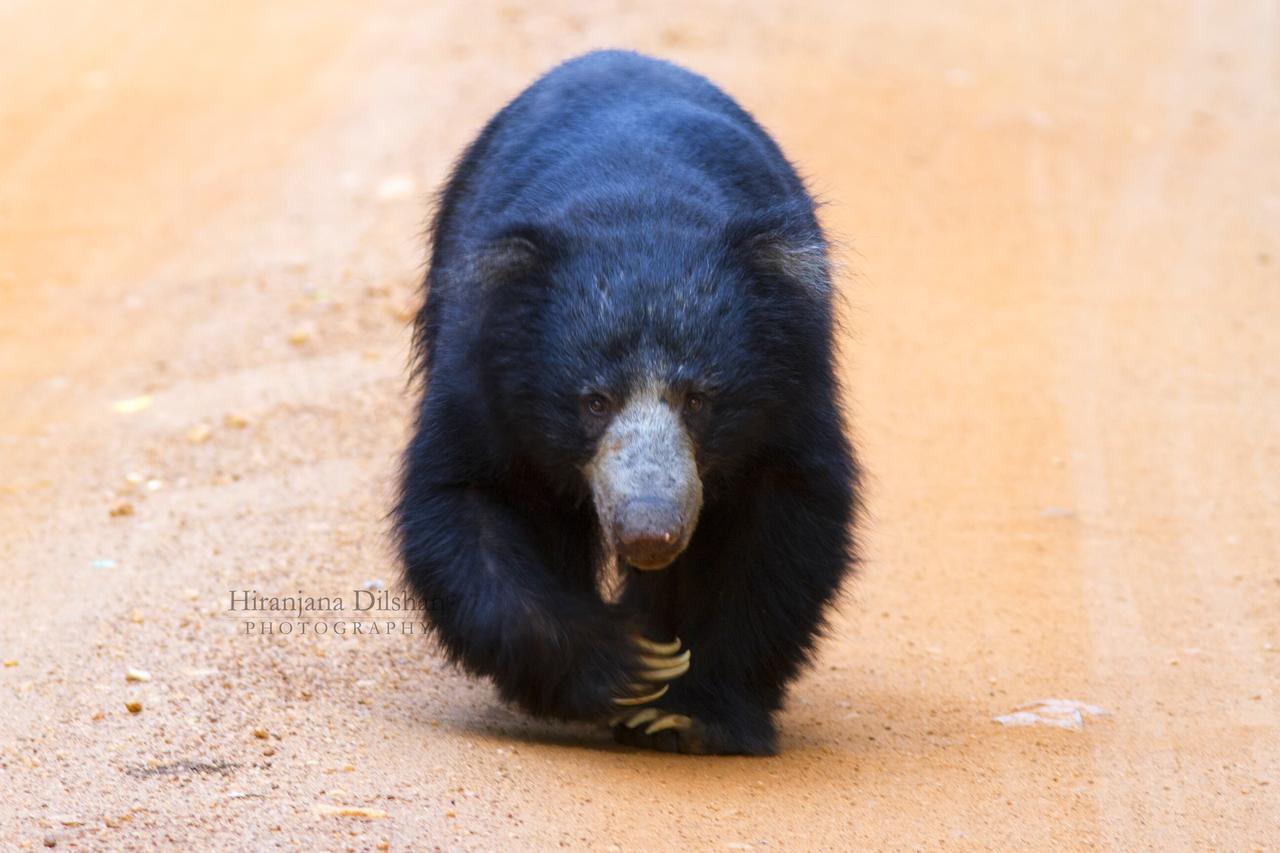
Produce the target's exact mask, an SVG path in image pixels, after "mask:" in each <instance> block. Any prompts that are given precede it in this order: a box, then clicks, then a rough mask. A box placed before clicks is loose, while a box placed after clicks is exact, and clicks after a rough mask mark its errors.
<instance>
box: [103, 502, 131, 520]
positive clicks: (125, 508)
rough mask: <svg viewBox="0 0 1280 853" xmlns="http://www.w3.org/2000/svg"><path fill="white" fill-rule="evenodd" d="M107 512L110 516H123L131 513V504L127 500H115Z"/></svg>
mask: <svg viewBox="0 0 1280 853" xmlns="http://www.w3.org/2000/svg"><path fill="white" fill-rule="evenodd" d="M107 514H108V515H110V516H111V517H112V518H123V517H124V516H126V515H133V504H131V503H129V502H128V501H117V502H115V503H113V504H112V505H111V509H109V510H108V511H107Z"/></svg>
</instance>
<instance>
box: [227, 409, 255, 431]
mask: <svg viewBox="0 0 1280 853" xmlns="http://www.w3.org/2000/svg"><path fill="white" fill-rule="evenodd" d="M222 425H223V426H224V427H226V428H227V429H244V428H245V427H247V426H248V425H249V418H248V417H246V416H245V415H242V414H240V413H239V412H227V413H226V414H225V415H223V416H222Z"/></svg>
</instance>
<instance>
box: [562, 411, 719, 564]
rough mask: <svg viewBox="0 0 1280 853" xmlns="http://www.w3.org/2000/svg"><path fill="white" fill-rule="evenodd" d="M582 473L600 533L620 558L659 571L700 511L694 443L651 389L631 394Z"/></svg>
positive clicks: (684, 540) (677, 550)
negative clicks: (588, 486) (590, 494)
mask: <svg viewBox="0 0 1280 853" xmlns="http://www.w3.org/2000/svg"><path fill="white" fill-rule="evenodd" d="M584 473H585V474H586V475H587V478H588V480H589V481H590V484H591V493H592V498H593V499H594V502H595V507H596V517H597V519H599V523H600V532H601V534H602V536H603V537H604V538H605V539H606V540H607V542H608V544H609V545H610V546H611V550H612V551H614V552H615V553H616V554H617V555H618V556H619V557H620V558H621V559H622V560H623V561H624V562H626V563H627V564H629V565H631V566H634V567H636V568H637V569H645V570H650V569H661V568H664V567H665V566H667V565H670V563H671V562H672V561H673V560H674V559H675V558H676V557H678V556H680V552H681V551H683V550H684V549H685V546H687V545H688V544H689V539H690V537H692V536H693V530H694V527H695V526H696V525H697V523H698V512H699V510H701V509H702V480H701V478H700V477H699V476H698V465H697V462H696V460H695V458H694V448H693V442H692V441H691V439H690V437H689V434H688V432H687V431H686V429H685V427H684V424H683V422H682V421H681V418H680V417H679V415H678V414H677V413H676V412H674V411H672V409H671V407H670V406H669V405H668V404H667V403H666V402H665V401H664V400H663V397H662V393H661V388H660V387H657V386H654V387H650V388H646V389H643V390H641V391H638V392H637V393H635V394H633V395H632V397H631V398H630V399H629V400H627V403H626V405H625V406H623V407H622V409H621V411H619V412H618V413H617V414H616V415H615V417H614V419H613V420H612V422H611V423H610V424H609V426H608V428H607V429H606V430H605V432H604V434H603V435H602V436H601V437H600V440H599V445H598V447H597V450H596V453H595V456H594V457H593V458H592V459H591V461H590V463H589V464H588V465H587V466H586V467H585V471H584Z"/></svg>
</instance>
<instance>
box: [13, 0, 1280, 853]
mask: <svg viewBox="0 0 1280 853" xmlns="http://www.w3.org/2000/svg"><path fill="white" fill-rule="evenodd" d="M203 5H204V7H205V10H204V11H200V10H199V9H193V8H178V6H184V7H185V6H186V4H161V3H150V4H140V3H132V2H113V3H106V2H97V3H87V2H64V0H59V2H41V3H35V2H9V3H4V4H3V5H0V45H2V47H0V581H2V582H3V587H2V588H3V591H4V598H5V600H4V606H3V609H2V610H0V614H2V615H0V660H3V661H4V666H3V667H0V785H2V786H3V789H4V793H3V796H2V797H0V800H2V801H3V805H0V838H3V839H5V841H6V843H13V844H16V845H18V846H19V847H40V846H41V844H42V843H55V844H57V845H58V847H92V848H155V847H177V846H181V847H188V846H191V845H197V846H213V845H218V846H226V847H235V848H242V849H262V848H268V847H286V848H294V847H299V846H301V847H305V848H324V849H340V848H348V847H349V848H355V849H368V848H373V847H375V846H376V845H378V844H379V843H380V842H383V841H385V842H387V843H388V844H389V846H390V847H391V848H392V849H405V848H413V849H421V848H424V847H425V848H430V847H437V846H438V847H441V848H465V849H469V848H494V849H511V848H513V847H516V846H521V847H523V846H533V847H538V848H553V847H557V846H568V847H574V848H591V849H626V850H630V849H664V848H667V849H674V848H681V849H688V848H711V849H748V847H752V848H756V849H774V848H778V847H801V846H805V845H811V846H814V847H823V848H828V849H830V848H833V847H837V846H852V847H860V848H885V849H906V848H943V847H945V848H947V849H1011V848H1040V849H1044V848H1050V847H1053V848H1087V847H1094V846H1105V847H1112V848H1118V849H1158V850H1171V849H1221V850H1248V849H1254V848H1260V849H1276V848H1277V847H1280V829H1278V828H1277V827H1278V826H1280V691H1278V690H1277V679H1278V678H1280V527H1278V525H1277V521H1278V519H1280V476H1278V475H1280V335H1278V334H1277V329H1280V227H1278V225H1280V156H1277V152H1280V50H1278V48H1277V45H1280V10H1278V9H1277V7H1276V5H1275V4H1274V3H1268V2H1261V0H1258V1H1257V2H1240V3H1218V4H1210V3H1204V2H1202V3H1194V4H1188V3H1178V2H1170V3H1161V4H1154V3H1129V4H1114V3H1109V2H1088V3H1055V4H1035V5H1034V9H1035V11H1034V13H1032V12H1029V11H1019V7H1017V6H1011V5H1009V4H1006V3H995V2H980V3H977V4H972V5H971V6H970V9H969V11H968V12H965V13H961V12H958V11H944V10H943V7H941V6H939V5H938V4H935V3H925V2H916V0H899V2H895V3H891V4H884V3H858V4H852V3H832V4H830V6H829V7H826V8H821V7H812V8H808V9H800V8H798V7H797V6H795V4H771V3H745V4H744V3H742V2H733V3H730V2H717V3H713V4H698V8H697V9H694V8H692V7H693V4H689V3H671V4H653V3H648V4H640V3H632V2H618V3H612V4H604V5H601V4H593V3H585V2H584V3H572V4H568V5H566V6H565V7H563V8H562V9H560V10H556V11H549V10H548V9H547V8H546V7H543V8H541V9H540V10H538V11H526V10H525V8H524V6H523V5H521V4H514V3H512V4H507V5H505V6H503V7H501V8H494V9H487V8H478V6H480V5H485V4H468V3H444V2H441V3H409V2H365V3H360V4H355V3H353V4H350V5H342V4H326V5H325V7H324V8H323V9H322V8H321V7H320V6H318V5H317V4H315V3H292V2H291V3H271V4H264V3H254V2H228V3H219V4H203ZM606 7H607V8H606ZM1028 8H1031V7H1028ZM212 10H216V11H212ZM609 45H626V46H632V47H636V48H639V49H642V50H647V51H651V52H655V53H658V54H661V55H664V56H668V57H670V58H673V59H676V60H678V61H681V62H684V63H686V64H689V65H691V66H692V67H694V68H697V69H699V70H701V71H703V72H704V73H706V74H708V75H710V76H711V77H713V78H714V79H715V80H716V81H718V82H719V83H721V84H722V85H724V86H725V87H726V88H727V89H728V90H729V91H730V92H732V93H734V94H735V95H737V96H739V97H740V98H741V100H742V101H743V102H744V103H745V104H746V105H747V106H748V107H749V108H750V109H752V110H753V111H754V112H755V113H756V114H757V115H758V116H759V117H760V118H761V120H762V121H763V122H764V123H765V124H766V125H767V126H768V127H769V128H771V129H772V130H773V131H774V132H775V133H776V135H777V136H778V137H779V139H780V140H781V141H782V143H783V146H784V148H786V149H787V150H788V151H789V152H790V153H791V154H792V156H793V157H794V158H795V159H796V160H797V161H798V162H799V163H800V164H801V166H802V168H803V169H804V171H805V172H806V173H807V174H809V175H810V176H811V177H812V181H813V184H814V187H815V189H816V190H817V191H819V192H820V193H821V194H822V195H823V196H824V197H825V198H826V199H827V201H828V202H829V203H830V204H829V206H828V207H827V208H826V211H825V216H826V221H827V224H828V225H829V226H830V228H831V229H832V230H833V231H834V232H835V233H836V234H838V235H840V236H841V237H842V238H843V239H844V240H845V242H846V252H845V260H846V263H847V266H848V273H847V274H846V275H845V276H844V277H843V279H842V286H843V289H844V292H845V293H846V294H847V301H848V306H847V310H846V312H845V314H846V325H847V328H848V329H849V333H848V335H847V340H846V341H845V342H844V346H843V363H844V365H845V375H846V378H847V385H848V389H849V396H850V406H849V408H850V412H851V416H852V420H853V422H854V424H855V428H856V432H857V434H858V435H859V437H860V443H861V447H862V452H863V456H864V460H865V462H866V464H867V467H868V469H869V470H870V472H871V475H872V479H871V492H870V495H869V503H870V509H871V518H870V520H869V522H868V524H867V526H866V529H865V531H864V542H865V551H866V556H867V561H866V566H865V569H864V571H863V574H862V577H861V579H860V581H859V583H857V584H856V586H855V587H854V588H852V589H851V590H850V594H849V595H848V597H847V600H846V602H845V603H844V605H843V608H842V610H841V614H840V616H839V618H838V619H837V620H836V630H835V632H834V633H833V636H832V637H831V639H830V640H829V641H828V642H827V643H826V644H825V645H824V647H823V651H822V654H821V658H820V661H819V664H818V666H817V667H816V669H815V670H814V671H813V672H811V673H810V674H809V675H808V676H807V677H805V678H804V679H803V681H802V682H800V683H799V684H798V686H797V688H796V690H795V694H794V699H793V701H792V704H791V707H790V709H789V711H788V712H787V713H786V715H785V717H784V720H783V725H784V739H783V748H784V753H783V755H782V756H780V757H778V758H774V759H766V760H747V759H711V760H705V759H689V758H682V757H671V756H664V755H651V754H641V753H634V752H630V751H627V750H623V749H619V748H615V747H613V746H611V745H610V744H609V742H608V740H607V737H606V735H605V734H604V733H603V732H600V731H596V730H594V729H591V728H589V727H578V728H573V727H569V728H566V727H561V726H553V725H544V724H540V723H534V722H530V721H528V720H526V719H524V718H522V717H520V716H518V715H517V714H514V713H513V712H511V711H509V710H507V709H505V708H503V707H501V706H500V705H498V704H497V703H496V702H495V700H494V697H493V694H492V692H491V691H490V689H489V688H488V687H487V686H485V685H476V684H473V683H471V682H469V681H467V680H466V679H465V678H464V677H462V676H461V675H459V674H458V673H456V672H453V671H451V670H450V669H448V668H447V667H445V666H443V665H442V662H441V660H440V659H439V657H438V655H436V654H435V653H434V651H433V650H432V649H431V648H430V646H429V644H428V642H427V641H425V640H424V639H423V638H422V637H420V636H405V635H404V634H403V633H400V632H396V631H393V632H391V633H390V635H385V634H378V635H369V634H360V635H356V634H355V633H354V630H355V629H352V628H351V627H350V625H349V624H348V625H347V629H346V630H347V633H345V634H342V635H335V634H333V633H330V634H325V635H319V636H317V635H316V634H315V633H314V632H312V633H307V634H305V635H303V634H300V633H292V634H289V635H281V634H280V633H274V634H272V635H270V636H260V635H246V629H245V626H244V622H245V620H244V619H243V618H241V617H242V616H243V614H242V613H233V612H229V607H230V605H231V603H232V601H231V595H232V591H249V592H252V591H257V592H258V593H260V594H262V595H263V596H273V595H274V596H279V595H287V594H293V593H296V591H298V590H303V591H305V593H306V594H307V595H327V596H344V597H346V598H347V599H348V605H347V606H348V607H351V606H353V605H354V604H355V602H354V591H355V590H362V591H363V590H365V589H366V586H367V587H368V591H375V590H376V589H377V587H378V585H379V583H383V584H391V583H393V582H394V580H395V568H394V565H393V562H392V560H391V558H390V551H389V548H388V546H387V541H386V537H385V533H384V530H385V524H384V521H383V515H384V513H385V511H386V508H387V505H388V495H389V491H390V484H391V481H392V476H393V470H394V463H395V454H396V452H397V450H398V448H399V446H400V443H401V442H402V440H403V437H404V435H405V429H406V412H407V407H408V401H407V397H406V395H405V393H404V390H405V389H404V370H403V368H404V361H405V349H406V343H407V334H406V326H405V320H406V318H407V316H408V312H409V311H410V310H411V308H412V306H413V304H414V300H415V299H416V294H415V282H416V279H417V276H418V271H419V268H420V265H421V263H422V260H423V257H422V249H421V244H420V239H419V234H420V232H421V227H422V223H423V221H424V217H425V204H424V200H425V198H426V195H427V193H428V192H429V191H430V189H431V188H433V187H434V186H435V185H436V184H437V183H438V182H439V181H440V180H441V179H442V177H443V176H444V174H445V172H446V169H447V167H448V164H449V163H450V160H451V158H452V157H453V156H454V155H455V154H456V152H457V151H458V149H459V148H460V146H461V145H462V144H464V142H465V141H466V140H467V139H468V137H469V136H470V135H472V134H473V133H474V132H475V131H476V130H477V129H478V127H479V125H480V123H481V122H482V121H483V119H484V118H485V117H487V115H488V114H490V113H491V112H492V111H494V110H495V109H496V108H497V107H498V106H500V105H501V104H502V103H503V102H504V101H505V99H507V98H508V97H510V96H512V95H513V94H515V92H517V91H518V90H519V88H520V87H522V86H523V85H524V84H525V83H526V82H527V81H528V80H529V79H531V77H532V76H533V75H534V74H535V73H537V72H538V71H540V70H543V69H545V68H546V67H548V66H549V65H551V64H553V63H554V62H555V61H557V60H559V59H561V58H564V57H567V56H569V55H572V54H574V53H577V52H580V51H582V50H585V49H587V48H590V47H598V46H609ZM351 615H352V616H356V614H351ZM396 618H398V615H397V616H396ZM250 621H251V622H252V621H253V620H252V619H251V620H250ZM260 621H270V620H260ZM289 621H290V620H289V619H288V618H287V617H286V618H282V619H276V620H275V621H274V622H272V624H273V626H275V627H278V626H279V625H281V624H283V623H285V622H289ZM299 621H301V622H305V623H306V624H308V625H314V624H315V623H314V622H307V621H306V620H299ZM339 621H342V620H339ZM349 621H350V620H348V622H349ZM368 621H371V622H373V623H374V624H377V622H378V621H379V620H377V619H374V620H368ZM255 624H257V623H255ZM326 624H329V623H326ZM299 630H300V629H299ZM129 669H137V670H144V671H145V675H148V676H149V677H150V680H141V681H127V680H126V671H127V670H129ZM142 675H143V674H139V677H141V676H142ZM1046 698H1057V699H1067V700H1074V701H1079V702H1084V703H1088V704H1089V705H1094V706H1099V707H1101V708H1102V709H1105V711H1106V712H1107V713H1106V714H1105V715H1097V716H1093V715H1089V714H1087V713H1086V714H1084V715H1083V716H1082V717H1081V720H1082V721H1083V722H1082V725H1083V728H1074V727H1073V728H1058V727H1050V726H1045V725H1033V726H1009V725H1002V724H1001V723H999V722H997V721H995V720H994V718H995V717H997V716H1002V715H1008V714H1010V713H1012V712H1013V711H1015V709H1018V708H1019V707H1021V706H1024V705H1026V704H1028V703H1032V702H1035V701H1036V700H1041V699H1046ZM130 702H137V703H140V705H141V709H140V710H139V711H138V712H137V713H131V712H130V711H129V710H127V709H126V703H130ZM1063 719H1065V720H1066V722H1068V723H1075V722H1076V721H1075V719H1074V718H1073V717H1072V716H1071V715H1066V717H1064V718H1063ZM326 807H357V808H364V809H373V810H377V811H376V812H373V813H372V814H373V815H374V816H372V817H366V818H361V817H356V816H349V815H341V814H338V815H335V814H327V813H325V811H326Z"/></svg>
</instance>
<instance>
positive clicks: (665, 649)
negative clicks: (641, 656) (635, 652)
mask: <svg viewBox="0 0 1280 853" xmlns="http://www.w3.org/2000/svg"><path fill="white" fill-rule="evenodd" d="M631 639H632V641H633V642H634V643H635V644H636V646H637V647H639V649H640V651H642V652H645V653H647V654H651V655H662V656H664V657H666V656H669V655H674V654H675V653H676V652H678V651H680V638H679V637H676V638H675V639H674V640H672V641H671V642H669V643H655V642H654V641H653V640H649V639H646V638H644V637H641V636H640V635H639V634H636V635H635V636H633V637H632V638H631Z"/></svg>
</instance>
